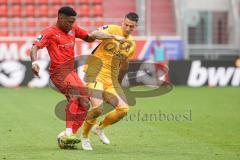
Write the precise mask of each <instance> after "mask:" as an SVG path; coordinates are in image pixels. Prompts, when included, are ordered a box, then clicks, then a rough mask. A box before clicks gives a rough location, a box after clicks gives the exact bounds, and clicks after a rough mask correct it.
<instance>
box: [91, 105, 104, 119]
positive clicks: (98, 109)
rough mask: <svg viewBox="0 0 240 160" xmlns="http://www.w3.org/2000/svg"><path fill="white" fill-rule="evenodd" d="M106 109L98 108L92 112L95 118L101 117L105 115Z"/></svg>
mask: <svg viewBox="0 0 240 160" xmlns="http://www.w3.org/2000/svg"><path fill="white" fill-rule="evenodd" d="M103 111H104V109H103V108H102V107H97V108H94V109H93V110H92V112H93V118H97V117H99V116H100V115H101V114H102V113H103Z"/></svg>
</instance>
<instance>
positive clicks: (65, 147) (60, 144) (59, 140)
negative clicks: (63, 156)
mask: <svg viewBox="0 0 240 160" xmlns="http://www.w3.org/2000/svg"><path fill="white" fill-rule="evenodd" d="M65 136H66V133H65V131H62V132H61V133H59V134H58V136H57V144H58V147H59V148H60V149H67V146H66V145H65V144H64V143H63V142H62V139H63V138H64V137H65Z"/></svg>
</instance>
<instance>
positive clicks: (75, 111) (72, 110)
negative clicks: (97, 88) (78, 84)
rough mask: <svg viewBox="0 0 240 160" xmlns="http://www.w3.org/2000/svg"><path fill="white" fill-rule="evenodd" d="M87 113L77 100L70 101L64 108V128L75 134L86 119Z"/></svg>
mask: <svg viewBox="0 0 240 160" xmlns="http://www.w3.org/2000/svg"><path fill="white" fill-rule="evenodd" d="M87 111H88V110H87V109H86V108H84V107H82V106H80V104H79V102H78V100H77V99H73V100H70V101H69V103H68V104H67V106H66V128H71V129H72V132H73V134H76V133H77V131H78V129H79V128H80V127H81V125H82V123H83V122H84V120H85V118H86V115H87Z"/></svg>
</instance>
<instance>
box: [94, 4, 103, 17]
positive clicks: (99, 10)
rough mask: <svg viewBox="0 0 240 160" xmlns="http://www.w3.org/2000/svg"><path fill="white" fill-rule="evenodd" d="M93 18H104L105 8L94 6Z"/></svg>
mask: <svg viewBox="0 0 240 160" xmlns="http://www.w3.org/2000/svg"><path fill="white" fill-rule="evenodd" d="M93 16H94V17H98V16H103V7H102V5H94V6H93Z"/></svg>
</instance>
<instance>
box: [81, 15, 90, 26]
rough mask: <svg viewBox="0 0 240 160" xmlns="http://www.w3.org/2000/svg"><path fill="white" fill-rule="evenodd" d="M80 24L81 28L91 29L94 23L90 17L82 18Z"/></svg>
mask: <svg viewBox="0 0 240 160" xmlns="http://www.w3.org/2000/svg"><path fill="white" fill-rule="evenodd" d="M78 22H79V23H78V25H79V26H80V27H89V26H91V25H92V22H91V20H90V19H89V18H88V17H82V18H80V20H79V21H78Z"/></svg>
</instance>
